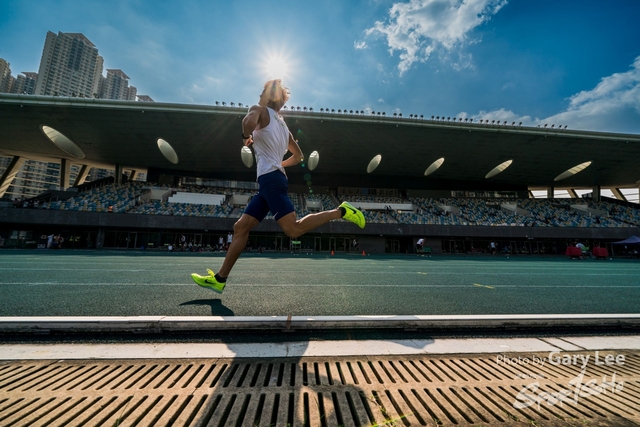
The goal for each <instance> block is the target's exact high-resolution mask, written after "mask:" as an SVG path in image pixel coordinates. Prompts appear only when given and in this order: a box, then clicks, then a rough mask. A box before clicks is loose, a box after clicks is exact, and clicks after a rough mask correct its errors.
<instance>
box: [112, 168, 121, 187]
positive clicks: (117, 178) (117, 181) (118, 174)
mask: <svg viewBox="0 0 640 427" xmlns="http://www.w3.org/2000/svg"><path fill="white" fill-rule="evenodd" d="M122 172H123V171H122V165H116V170H115V174H114V175H115V176H114V178H115V179H114V183H115V184H117V185H121V184H122Z"/></svg>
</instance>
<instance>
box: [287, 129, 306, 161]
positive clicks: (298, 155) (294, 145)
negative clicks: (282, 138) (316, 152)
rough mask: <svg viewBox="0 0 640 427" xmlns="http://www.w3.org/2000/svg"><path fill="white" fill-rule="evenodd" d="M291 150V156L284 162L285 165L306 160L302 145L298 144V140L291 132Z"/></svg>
mask: <svg viewBox="0 0 640 427" xmlns="http://www.w3.org/2000/svg"><path fill="white" fill-rule="evenodd" d="M288 149H289V152H291V156H290V157H289V158H287V159H286V160H284V161H283V162H282V166H283V167H285V168H286V167H289V166H293V165H297V164H298V163H300V162H301V161H303V160H304V154H302V150H300V146H299V145H298V141H296V140H295V139H293V135H291V132H289V147H288Z"/></svg>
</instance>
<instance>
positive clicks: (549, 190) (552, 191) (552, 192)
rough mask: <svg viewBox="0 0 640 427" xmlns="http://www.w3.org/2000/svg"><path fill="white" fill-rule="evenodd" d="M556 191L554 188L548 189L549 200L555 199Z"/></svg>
mask: <svg viewBox="0 0 640 427" xmlns="http://www.w3.org/2000/svg"><path fill="white" fill-rule="evenodd" d="M554 190H555V188H553V187H547V199H553V196H554Z"/></svg>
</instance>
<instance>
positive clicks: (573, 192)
mask: <svg viewBox="0 0 640 427" xmlns="http://www.w3.org/2000/svg"><path fill="white" fill-rule="evenodd" d="M567 191H568V192H569V197H571V198H572V199H577V198H578V193H576V190H575V189H574V188H569V189H567Z"/></svg>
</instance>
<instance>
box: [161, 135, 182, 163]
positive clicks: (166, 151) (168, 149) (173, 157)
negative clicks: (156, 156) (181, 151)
mask: <svg viewBox="0 0 640 427" xmlns="http://www.w3.org/2000/svg"><path fill="white" fill-rule="evenodd" d="M158 148H159V149H160V152H161V153H162V155H163V156H164V158H165V159H167V160H169V161H170V162H171V163H173V164H174V165H176V164H178V155H177V154H176V151H175V150H174V149H173V147H172V146H171V144H169V143H168V142H167V141H165V140H164V139H162V138H158Z"/></svg>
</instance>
